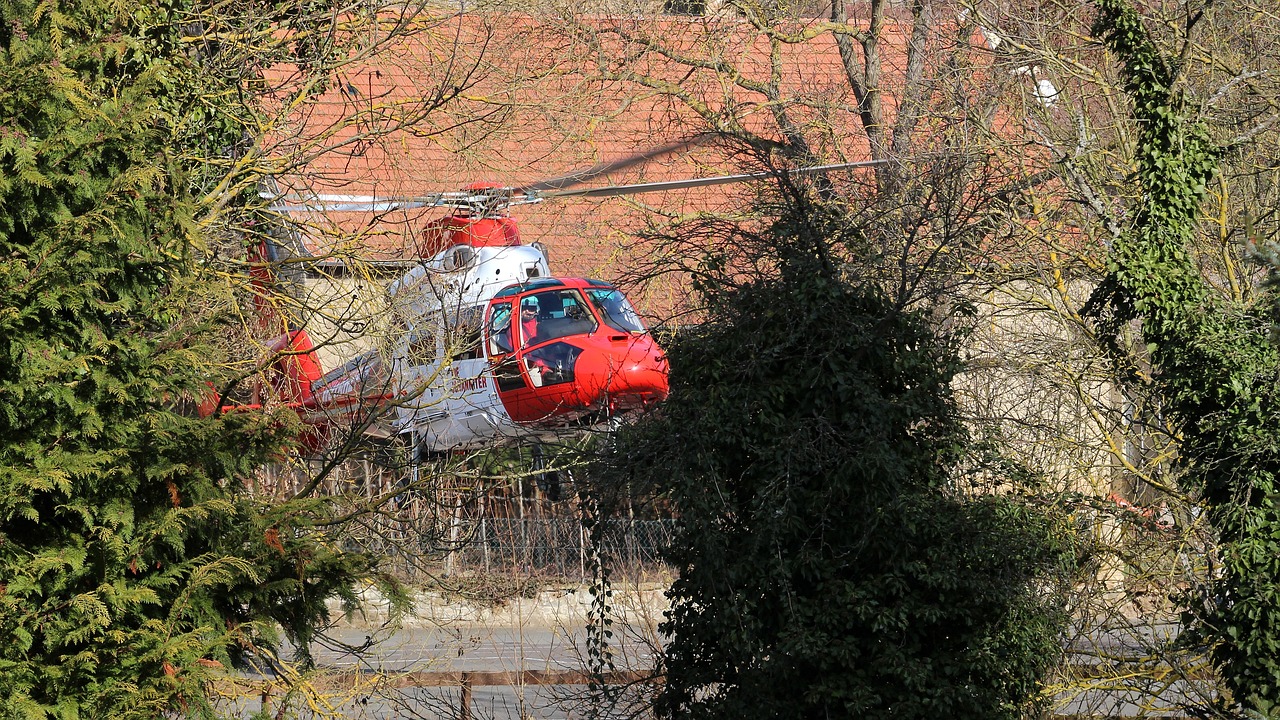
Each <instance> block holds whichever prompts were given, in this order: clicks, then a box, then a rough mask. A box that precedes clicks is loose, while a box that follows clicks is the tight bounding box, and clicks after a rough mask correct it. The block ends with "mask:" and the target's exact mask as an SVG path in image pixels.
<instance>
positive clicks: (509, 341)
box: [485, 302, 516, 356]
mask: <svg viewBox="0 0 1280 720" xmlns="http://www.w3.org/2000/svg"><path fill="white" fill-rule="evenodd" d="M485 335H486V337H487V338H488V342H489V355H490V356H493V355H506V354H508V353H510V352H512V351H513V350H515V349H516V346H515V336H514V335H513V334H512V328H511V303H509V302H503V303H495V304H494V305H493V307H492V308H491V309H490V310H489V327H488V331H487V332H486V333H485Z"/></svg>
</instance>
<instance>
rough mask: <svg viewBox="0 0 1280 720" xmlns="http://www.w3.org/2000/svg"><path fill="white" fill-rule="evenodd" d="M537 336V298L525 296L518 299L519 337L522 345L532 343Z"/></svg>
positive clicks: (526, 345)
mask: <svg viewBox="0 0 1280 720" xmlns="http://www.w3.org/2000/svg"><path fill="white" fill-rule="evenodd" d="M537 336H538V298H536V297H527V298H525V299H524V300H521V301H520V337H521V339H522V342H523V345H522V347H528V346H530V345H532V344H533V342H534V339H535V338H537Z"/></svg>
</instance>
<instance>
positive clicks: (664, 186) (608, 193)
mask: <svg viewBox="0 0 1280 720" xmlns="http://www.w3.org/2000/svg"><path fill="white" fill-rule="evenodd" d="M887 162H889V161H888V160H864V161H862V162H853V163H838V164H835V165H815V166H813V167H806V168H796V169H794V170H777V171H773V172H768V171H766V172H756V173H746V174H744V175H717V176H715V177H706V178H691V179H689V180H669V181H666V182H652V183H637V184H634V185H609V186H606V187H599V188H584V189H582V190H560V191H557V192H544V193H539V195H540V196H541V197H543V198H557V197H614V196H616V195H633V194H636V193H647V192H663V191H666V190H683V189H685V188H694V187H706V186H709V185H728V184H730V183H740V182H751V181H752V180H765V179H767V178H771V177H777V176H778V175H818V174H820V173H824V172H832V171H834V170H848V169H851V168H860V167H871V166H873V165H884V164H885V163H887Z"/></svg>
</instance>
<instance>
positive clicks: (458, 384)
mask: <svg viewBox="0 0 1280 720" xmlns="http://www.w3.org/2000/svg"><path fill="white" fill-rule="evenodd" d="M449 372H450V374H452V375H453V377H452V378H450V380H449V392H450V393H451V394H454V395H464V394H466V393H473V392H479V391H480V390H483V389H485V387H486V386H487V385H488V384H489V378H487V377H485V376H484V374H483V373H481V374H480V375H476V376H475V377H466V378H464V377H460V376H459V375H458V368H456V367H451V368H449Z"/></svg>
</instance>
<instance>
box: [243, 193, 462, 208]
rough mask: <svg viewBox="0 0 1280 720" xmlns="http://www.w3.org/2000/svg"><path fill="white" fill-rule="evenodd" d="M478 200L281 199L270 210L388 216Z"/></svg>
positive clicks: (457, 196) (454, 196)
mask: <svg viewBox="0 0 1280 720" xmlns="http://www.w3.org/2000/svg"><path fill="white" fill-rule="evenodd" d="M475 197H476V196H475V195H474V194H473V193H464V192H453V193H435V194H432V195H423V196H419V197H397V196H383V197H379V196H377V195H324V194H317V195H280V196H273V197H266V198H265V199H269V200H274V201H275V202H273V203H272V204H270V205H268V206H267V210H270V211H272V212H388V211H391V210H411V209H414V208H424V207H441V206H444V205H455V204H463V203H466V202H467V201H468V200H472V199H473V198H475Z"/></svg>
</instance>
